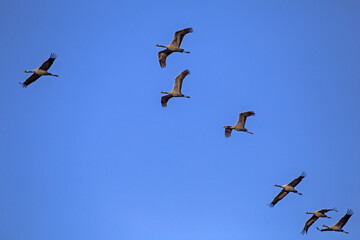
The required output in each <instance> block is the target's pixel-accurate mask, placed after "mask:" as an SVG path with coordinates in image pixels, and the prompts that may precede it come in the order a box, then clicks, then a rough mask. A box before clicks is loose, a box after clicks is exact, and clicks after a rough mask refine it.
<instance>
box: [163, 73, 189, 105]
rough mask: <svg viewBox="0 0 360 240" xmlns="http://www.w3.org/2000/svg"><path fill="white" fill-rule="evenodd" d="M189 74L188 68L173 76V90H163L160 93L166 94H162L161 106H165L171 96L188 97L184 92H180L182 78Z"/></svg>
mask: <svg viewBox="0 0 360 240" xmlns="http://www.w3.org/2000/svg"><path fill="white" fill-rule="evenodd" d="M189 74H190V71H189V70H185V71H183V72H182V73H180V74H179V75H178V76H177V77H176V78H175V83H174V88H173V90H171V91H170V92H164V91H162V92H161V93H164V94H167V95H164V96H162V97H161V106H163V107H166V106H167V102H168V101H169V99H170V98H173V97H185V98H190V97H189V96H185V95H184V94H182V93H181V87H182V82H183V80H184V78H185V77H186V76H187V75H189Z"/></svg>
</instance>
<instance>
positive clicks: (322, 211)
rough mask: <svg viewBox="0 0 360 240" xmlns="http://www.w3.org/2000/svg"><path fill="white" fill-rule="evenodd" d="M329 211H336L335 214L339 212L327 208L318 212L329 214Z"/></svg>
mask: <svg viewBox="0 0 360 240" xmlns="http://www.w3.org/2000/svg"><path fill="white" fill-rule="evenodd" d="M329 211H335V212H337V211H338V210H337V209H336V208H331V209H327V208H324V209H321V210H319V211H318V212H321V213H324V214H325V213H327V212H329Z"/></svg>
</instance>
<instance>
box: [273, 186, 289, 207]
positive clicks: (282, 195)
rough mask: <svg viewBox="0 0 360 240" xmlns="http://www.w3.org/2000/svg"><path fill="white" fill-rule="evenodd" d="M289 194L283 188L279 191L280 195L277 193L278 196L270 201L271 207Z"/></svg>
mask: <svg viewBox="0 0 360 240" xmlns="http://www.w3.org/2000/svg"><path fill="white" fill-rule="evenodd" d="M287 194H288V192H286V191H284V189H283V190H281V192H279V194H278V195H276V197H275V198H274V200H273V201H272V202H271V203H270V207H274V206H275V204H276V203H277V202H278V201H280V200H281V199H283V198H284V197H285V196H286V195H287Z"/></svg>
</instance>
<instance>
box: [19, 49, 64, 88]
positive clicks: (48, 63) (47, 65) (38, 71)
mask: <svg viewBox="0 0 360 240" xmlns="http://www.w3.org/2000/svg"><path fill="white" fill-rule="evenodd" d="M55 59H56V55H55V54H54V53H52V54H51V55H50V57H49V59H48V60H46V61H45V62H44V63H43V64H41V66H40V67H39V68H36V69H34V70H32V71H27V70H25V72H26V73H33V74H32V75H31V76H30V77H29V78H28V79H26V80H25V82H23V83H20V84H21V85H22V87H24V88H26V87H27V86H29V85H30V84H31V83H33V82H35V81H36V80H37V79H38V78H39V77H41V76H45V75H49V76H54V77H58V75H55V74H52V73H49V72H48V71H47V70H49V68H50V67H51V65H52V64H53V62H54V61H55Z"/></svg>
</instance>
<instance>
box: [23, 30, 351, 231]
mask: <svg viewBox="0 0 360 240" xmlns="http://www.w3.org/2000/svg"><path fill="white" fill-rule="evenodd" d="M191 32H193V29H192V28H185V29H182V30H179V31H176V32H175V35H174V39H173V41H172V42H171V43H170V44H169V45H167V46H163V45H160V44H156V45H155V46H157V47H163V48H165V49H164V50H162V51H160V52H159V53H158V59H159V63H160V67H161V68H165V67H166V59H167V57H168V56H169V55H170V54H172V53H173V52H180V53H190V52H188V51H185V50H184V49H182V48H180V45H181V42H182V40H183V38H184V36H185V35H186V34H188V33H191ZM56 57H57V56H56V55H55V54H54V53H52V54H51V55H50V57H49V59H48V60H46V61H45V62H44V63H43V64H42V65H41V66H40V67H39V68H36V69H34V70H32V71H27V70H25V72H26V73H32V75H31V76H30V77H29V78H28V79H26V80H25V81H24V82H23V83H20V84H21V85H22V86H23V87H24V88H26V87H27V86H29V85H30V84H31V83H33V82H35V81H36V80H37V79H38V78H40V77H41V76H53V77H58V75H55V74H52V73H49V72H48V70H49V69H50V67H51V65H52V64H53V62H54V61H55V59H56ZM189 74H190V71H189V70H185V71H183V72H181V73H180V74H179V75H178V76H177V77H176V78H175V83H174V87H173V89H172V90H171V91H170V92H165V91H162V92H161V93H163V94H166V95H163V96H162V97H161V106H163V107H166V106H167V103H168V101H169V100H170V99H171V98H173V97H185V98H190V97H189V96H185V95H184V94H182V93H181V87H182V83H183V80H184V78H185V77H186V76H187V75H189ZM254 115H255V113H254V112H253V111H247V112H242V113H240V114H239V119H238V122H237V123H236V124H235V125H233V126H230V125H226V126H224V127H223V128H225V137H227V138H228V137H230V136H231V132H232V130H236V131H241V132H246V133H249V134H253V133H252V132H249V131H248V130H247V129H246V128H245V122H246V119H247V117H250V116H254ZM305 176H306V174H305V172H303V173H302V174H301V175H300V176H299V177H297V178H295V179H294V180H292V181H291V182H290V183H289V184H285V185H282V186H280V185H277V184H275V185H274V186H276V187H280V188H282V190H281V191H280V193H279V194H278V195H276V197H275V198H274V200H273V201H272V202H271V203H270V207H274V206H275V204H277V203H278V202H279V201H280V200H282V199H283V198H284V197H285V196H286V195H287V194H288V193H290V192H292V193H296V194H298V195H302V193H299V192H298V191H297V190H296V189H295V187H296V186H297V185H298V184H299V183H300V182H301V181H302V179H303V178H305ZM329 211H336V212H337V210H336V208H332V209H321V210H318V211H314V212H306V214H312V216H311V218H309V219H308V220H307V221H306V223H305V226H304V229H303V230H302V232H301V233H302V234H304V233H306V234H307V232H308V230H309V228H310V226H311V225H312V224H313V223H314V222H315V221H316V220H318V219H319V218H330V217H328V216H327V215H326V214H325V213H327V212H329ZM352 215H353V211H352V210H351V209H348V211H347V213H346V214H345V215H344V216H343V217H342V218H341V219H340V220H339V221H338V222H337V223H335V224H334V225H331V226H326V225H323V227H325V228H323V229H319V228H318V227H316V228H317V229H318V230H319V231H321V232H324V231H335V232H343V233H346V234H348V232H346V231H344V230H343V229H342V228H343V227H344V225H345V224H346V223H347V221H348V220H349V218H350V217H351V216H352Z"/></svg>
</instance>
